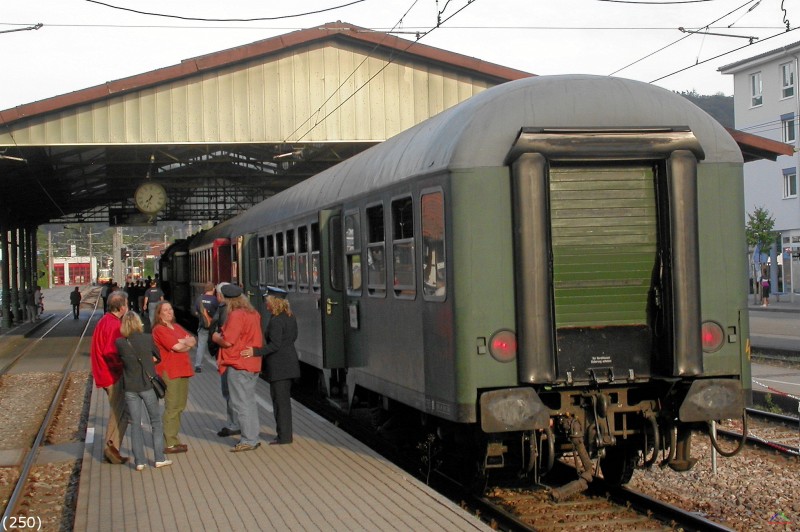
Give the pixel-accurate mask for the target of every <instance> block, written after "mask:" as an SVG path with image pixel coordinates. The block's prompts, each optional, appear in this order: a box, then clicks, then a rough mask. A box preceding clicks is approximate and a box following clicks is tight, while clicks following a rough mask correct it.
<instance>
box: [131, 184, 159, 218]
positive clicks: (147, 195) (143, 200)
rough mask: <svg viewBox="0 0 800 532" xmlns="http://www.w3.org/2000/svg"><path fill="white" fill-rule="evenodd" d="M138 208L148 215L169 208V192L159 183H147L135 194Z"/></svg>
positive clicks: (140, 186) (134, 199)
mask: <svg viewBox="0 0 800 532" xmlns="http://www.w3.org/2000/svg"><path fill="white" fill-rule="evenodd" d="M133 201H134V203H135V204H136V208H137V209H139V210H140V211H142V212H143V213H146V214H155V213H157V212H158V211H160V210H161V209H163V208H164V207H166V206H167V191H166V189H164V187H163V186H161V185H160V184H158V183H154V182H153V181H147V182H146V183H142V184H141V185H139V188H137V189H136V192H135V193H134V194H133Z"/></svg>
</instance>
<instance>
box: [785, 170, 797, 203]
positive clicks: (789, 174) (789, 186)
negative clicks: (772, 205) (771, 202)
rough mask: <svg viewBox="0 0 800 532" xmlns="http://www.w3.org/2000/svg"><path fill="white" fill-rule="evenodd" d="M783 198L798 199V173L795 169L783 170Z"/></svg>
mask: <svg viewBox="0 0 800 532" xmlns="http://www.w3.org/2000/svg"><path fill="white" fill-rule="evenodd" d="M783 197H784V198H796V197H797V171H796V170H795V169H794V168H785V169H784V170H783Z"/></svg>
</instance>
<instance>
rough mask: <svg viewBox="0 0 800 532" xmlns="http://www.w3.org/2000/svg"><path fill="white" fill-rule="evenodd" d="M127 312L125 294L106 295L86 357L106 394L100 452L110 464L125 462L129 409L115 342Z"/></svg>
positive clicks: (120, 334)
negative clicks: (121, 450) (104, 310)
mask: <svg viewBox="0 0 800 532" xmlns="http://www.w3.org/2000/svg"><path fill="white" fill-rule="evenodd" d="M127 311H128V296H127V295H126V294H125V292H114V293H112V294H111V295H110V296H109V297H108V312H107V313H106V314H105V315H104V316H103V317H102V318H100V321H98V322H97V326H96V327H95V328H94V334H92V348H91V351H90V352H89V356H90V358H91V362H92V376H94V384H95V386H97V387H98V388H103V389H104V390H105V392H106V395H108V404H109V406H110V408H109V412H108V423H107V424H106V436H105V442H106V445H105V448H104V449H103V454H104V456H105V457H106V460H108V461H109V462H111V463H112V464H124V463H125V462H127V461H128V458H127V457H126V456H122V455H120V453H119V446H120V445H121V444H122V438H124V437H125V431H126V430H127V428H128V408H127V407H126V406H125V392H124V391H123V389H122V383H121V382H120V377H121V376H122V360H121V359H120V358H119V354H118V353H117V346H116V344H115V342H116V340H117V338H120V337H121V336H122V333H120V326H121V324H122V321H121V320H122V316H124V315H125V313H126V312H127Z"/></svg>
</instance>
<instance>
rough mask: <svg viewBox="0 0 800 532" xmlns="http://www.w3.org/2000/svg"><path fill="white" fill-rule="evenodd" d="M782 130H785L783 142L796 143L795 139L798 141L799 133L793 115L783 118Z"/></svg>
mask: <svg viewBox="0 0 800 532" xmlns="http://www.w3.org/2000/svg"><path fill="white" fill-rule="evenodd" d="M781 129H782V130H783V142H791V143H794V141H795V139H797V133H796V130H795V119H794V114H793V113H789V114H787V115H782V116H781Z"/></svg>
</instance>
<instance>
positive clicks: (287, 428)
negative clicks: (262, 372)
mask: <svg viewBox="0 0 800 532" xmlns="http://www.w3.org/2000/svg"><path fill="white" fill-rule="evenodd" d="M269 395H270V397H272V410H273V411H274V413H275V427H276V428H275V430H277V431H278V437H277V438H276V439H277V440H278V442H280V443H292V379H284V380H280V381H274V382H271V383H269Z"/></svg>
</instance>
